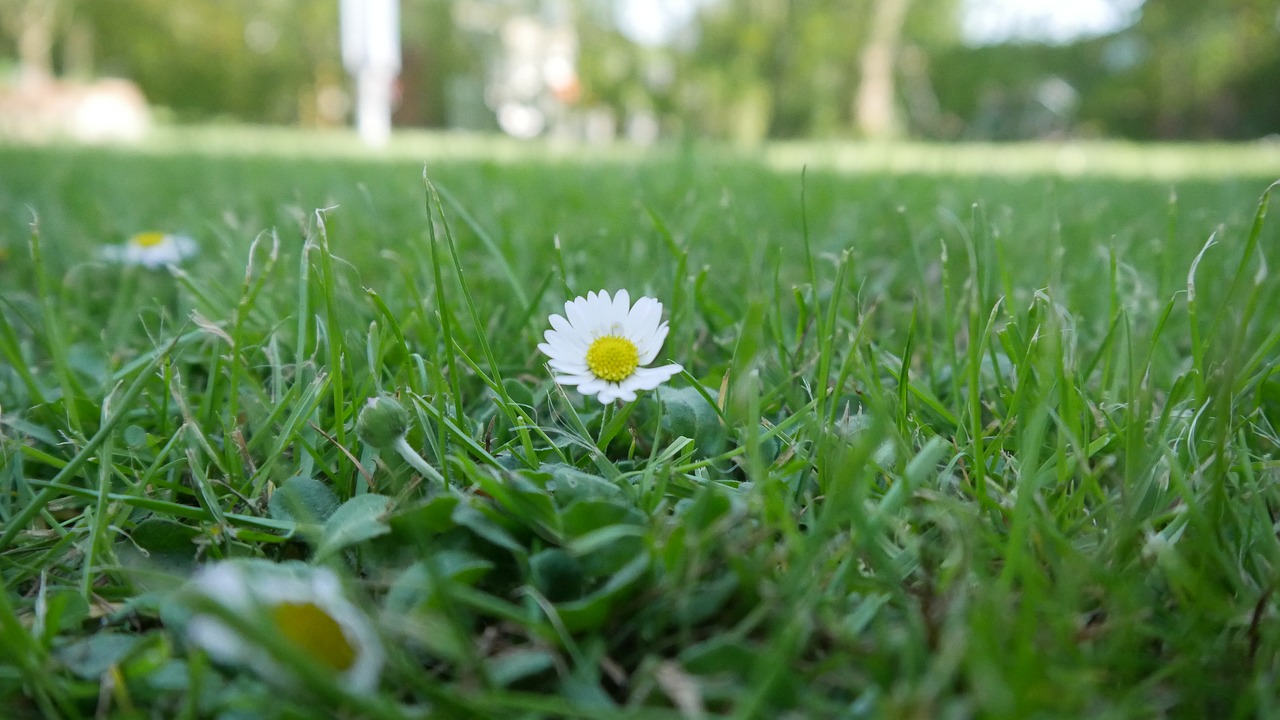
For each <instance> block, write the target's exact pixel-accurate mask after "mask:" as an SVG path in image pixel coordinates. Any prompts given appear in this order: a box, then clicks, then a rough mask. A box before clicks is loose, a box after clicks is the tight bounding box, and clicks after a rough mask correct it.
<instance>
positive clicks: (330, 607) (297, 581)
mask: <svg viewBox="0 0 1280 720" xmlns="http://www.w3.org/2000/svg"><path fill="white" fill-rule="evenodd" d="M189 588H190V591H191V592H193V593H195V594H196V595H198V596H202V597H203V598H206V599H208V600H211V601H213V602H216V603H218V604H220V605H221V606H222V607H223V608H225V609H226V610H227V611H228V612H232V613H236V614H239V615H241V616H243V617H244V618H245V620H246V621H247V622H248V623H249V624H250V625H251V626H253V627H262V628H263V629H264V631H270V632H274V633H276V634H277V636H278V638H279V639H281V640H283V641H285V642H287V643H289V644H291V645H293V646H294V647H295V648H296V649H298V650H299V651H301V652H302V653H303V654H304V655H306V656H308V657H310V658H311V659H312V660H314V661H315V662H316V663H318V664H320V665H323V666H325V667H328V668H330V669H332V670H333V671H334V672H336V673H338V675H339V677H340V679H341V681H342V683H343V684H344V685H345V686H346V687H347V689H349V690H351V691H353V692H360V693H368V692H372V691H374V690H375V689H377V687H378V678H379V676H380V674H381V672H382V662H383V650H382V643H381V641H380V640H379V639H378V635H377V633H376V632H375V630H374V627H373V623H372V622H371V621H370V620H369V618H368V616H367V615H365V613H364V611H362V610H361V609H360V608H358V607H357V606H356V605H355V604H353V603H352V602H351V601H349V600H348V599H347V598H346V596H345V595H344V594H343V592H342V584H341V583H340V582H339V581H338V576H337V575H335V574H334V573H333V571H331V570H329V569H328V568H323V567H321V568H312V567H308V566H304V565H297V566H296V567H294V566H290V567H286V566H282V565H275V564H272V563H268V562H262V561H250V562H241V561H225V562H219V563H216V564H213V565H207V566H205V567H204V568H202V569H201V570H200V571H199V572H197V573H196V575H195V577H193V578H192V580H191V584H190V586H189ZM187 637H188V639H189V640H190V641H191V642H192V643H193V644H194V645H197V646H199V647H201V648H204V650H205V651H206V652H208V653H209V655H210V656H212V657H213V658H214V659H216V660H218V661H220V662H223V663H228V664H239V665H245V666H248V667H249V668H251V669H252V670H254V671H255V672H258V673H259V674H261V675H263V676H264V677H266V678H267V679H270V680H273V681H275V682H277V683H279V684H288V683H289V680H290V679H291V678H292V677H293V675H292V673H290V672H288V670H287V669H286V668H284V667H282V666H281V665H280V664H279V663H278V662H277V661H276V660H275V658H273V657H272V655H271V653H270V652H269V651H268V650H267V649H266V648H265V647H264V646H263V645H262V643H261V642H260V641H258V640H255V639H254V638H252V637H246V636H245V635H243V634H241V633H240V632H239V631H237V630H236V629H234V628H232V627H230V626H229V625H227V624H226V623H225V622H223V620H222V619H221V618H219V617H218V616H217V615H214V614H212V613H207V612H203V613H202V612H197V613H196V614H195V615H194V616H193V617H192V618H191V620H190V621H189V622H188V624H187Z"/></svg>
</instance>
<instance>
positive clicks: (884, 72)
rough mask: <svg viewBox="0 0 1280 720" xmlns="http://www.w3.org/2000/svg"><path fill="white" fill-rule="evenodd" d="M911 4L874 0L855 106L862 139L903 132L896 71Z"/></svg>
mask: <svg viewBox="0 0 1280 720" xmlns="http://www.w3.org/2000/svg"><path fill="white" fill-rule="evenodd" d="M910 4H911V0H875V3H874V5H873V6H872V9H871V12H872V17H871V37H870V38H869V39H868V41H867V45H866V48H865V49H864V50H863V51H862V59H861V62H860V65H861V70H862V74H861V77H860V79H859V80H858V93H857V97H856V99H855V100H854V107H853V118H854V124H855V126H856V127H857V129H858V132H859V133H860V134H861V135H862V136H863V137H867V138H872V139H876V140H882V139H886V138H890V137H893V136H894V135H896V134H897V133H898V131H899V129H900V128H899V125H898V119H897V113H896V112H895V106H896V94H897V93H896V91H895V88H894V78H893V70H894V64H895V60H896V59H897V56H898V47H899V46H900V45H901V44H902V27H903V25H904V24H905V23H906V20H907V8H908V6H909V5H910Z"/></svg>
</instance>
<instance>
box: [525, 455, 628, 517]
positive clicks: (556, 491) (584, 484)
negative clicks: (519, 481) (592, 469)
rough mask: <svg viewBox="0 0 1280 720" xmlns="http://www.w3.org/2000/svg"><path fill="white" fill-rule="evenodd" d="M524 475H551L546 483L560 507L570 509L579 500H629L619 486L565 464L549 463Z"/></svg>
mask: <svg viewBox="0 0 1280 720" xmlns="http://www.w3.org/2000/svg"><path fill="white" fill-rule="evenodd" d="M524 475H526V476H527V477H529V478H530V479H533V478H534V477H535V476H536V475H549V476H550V477H549V478H548V479H547V480H546V481H545V484H546V488H547V490H549V491H550V492H551V494H552V495H553V496H554V497H555V499H556V504H557V505H559V506H560V507H568V506H569V505H571V504H573V503H574V502H577V501H579V500H588V499H605V500H626V499H627V494H626V492H625V491H623V489H622V488H620V487H618V486H617V485H615V484H613V483H611V482H609V481H608V480H605V479H604V478H602V477H599V476H597V475H592V474H590V473H586V472H583V471H581V470H579V469H577V468H575V467H573V466H571V465H565V464H563V463H547V464H545V465H543V466H542V467H541V468H540V469H539V470H537V471H536V472H535V471H532V470H530V471H525V473H524Z"/></svg>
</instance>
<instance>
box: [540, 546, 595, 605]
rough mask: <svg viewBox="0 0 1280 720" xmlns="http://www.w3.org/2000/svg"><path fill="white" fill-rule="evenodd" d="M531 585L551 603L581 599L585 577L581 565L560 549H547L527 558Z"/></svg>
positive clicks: (584, 586) (584, 587)
mask: <svg viewBox="0 0 1280 720" xmlns="http://www.w3.org/2000/svg"><path fill="white" fill-rule="evenodd" d="M529 574H530V575H531V576H532V578H533V584H534V586H535V587H537V588H538V590H539V591H541V592H542V594H543V595H545V596H546V597H547V599H548V600H550V601H551V602H563V601H565V600H572V599H576V598H579V597H582V593H583V591H584V590H585V589H586V575H585V574H584V573H583V571H582V563H580V562H578V559H577V558H575V557H574V556H572V555H570V554H569V553H567V552H565V551H564V550H562V549H560V548H547V549H546V550H543V551H541V552H538V553H536V554H535V555H533V557H530V558H529Z"/></svg>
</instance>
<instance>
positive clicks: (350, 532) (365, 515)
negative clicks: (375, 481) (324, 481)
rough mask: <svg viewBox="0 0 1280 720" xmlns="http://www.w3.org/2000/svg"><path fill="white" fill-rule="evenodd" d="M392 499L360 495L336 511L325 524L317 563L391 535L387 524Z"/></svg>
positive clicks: (382, 496) (371, 494)
mask: <svg viewBox="0 0 1280 720" xmlns="http://www.w3.org/2000/svg"><path fill="white" fill-rule="evenodd" d="M390 507H391V498H389V497H387V496H385V495H377V494H373V493H370V494H368V495H357V496H355V497H353V498H351V499H350V500H348V501H346V502H345V503H343V504H342V506H341V507H339V508H338V509H337V510H335V511H334V513H333V515H331V516H330V517H329V520H328V521H327V522H325V524H324V531H323V533H322V534H321V536H320V544H319V546H318V547H317V548H316V560H323V559H325V558H327V557H329V556H330V555H333V554H334V553H336V552H338V551H339V550H342V549H344V548H348V547H350V546H352V545H356V544H358V543H362V542H364V541H366V540H372V539H373V538H376V537H379V536H382V535H386V534H387V533H389V532H391V527H390V526H389V525H388V524H387V515H388V510H389V509H390Z"/></svg>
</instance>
